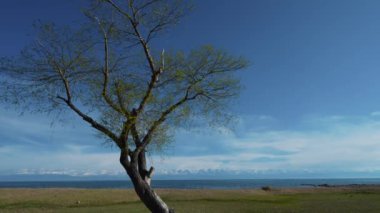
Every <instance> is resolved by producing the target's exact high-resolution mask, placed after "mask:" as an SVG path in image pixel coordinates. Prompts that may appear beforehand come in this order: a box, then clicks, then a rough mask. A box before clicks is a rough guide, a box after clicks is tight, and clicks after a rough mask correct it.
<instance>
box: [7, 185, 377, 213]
mask: <svg viewBox="0 0 380 213" xmlns="http://www.w3.org/2000/svg"><path fill="white" fill-rule="evenodd" d="M157 191H158V194H160V195H161V197H162V198H163V199H164V200H165V201H166V202H167V203H168V204H169V205H170V206H171V207H173V208H175V209H176V212H191V213H197V212H207V213H214V212H215V213H219V212H221V213H223V212H345V213H346V212H380V188H369V187H368V188H327V189H287V190H272V191H269V192H265V191H262V190H157ZM77 201H80V204H77ZM0 212H128V213H139V212H148V211H147V210H146V208H145V207H144V206H143V205H142V204H141V203H140V201H139V200H138V198H137V197H136V195H135V193H134V191H133V190H111V189H104V190H103V189H97V190H88V189H84V190H82V189H0Z"/></svg>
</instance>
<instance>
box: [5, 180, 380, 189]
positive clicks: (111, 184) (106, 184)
mask: <svg viewBox="0 0 380 213" xmlns="http://www.w3.org/2000/svg"><path fill="white" fill-rule="evenodd" d="M318 184H330V185H347V184H380V178H379V179H250V180H155V181H153V182H152V185H153V187H155V188H171V189H249V188H260V187H262V186H271V187H275V188H286V187H311V186H310V185H318ZM0 188H91V189H99V188H132V184H131V182H129V181H17V182H8V181H7V182H0Z"/></svg>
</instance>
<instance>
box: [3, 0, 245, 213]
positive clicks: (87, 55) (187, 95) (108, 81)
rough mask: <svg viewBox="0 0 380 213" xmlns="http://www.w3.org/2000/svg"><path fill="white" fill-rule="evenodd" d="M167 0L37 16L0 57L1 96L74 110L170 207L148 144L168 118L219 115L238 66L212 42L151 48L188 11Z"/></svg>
mask: <svg viewBox="0 0 380 213" xmlns="http://www.w3.org/2000/svg"><path fill="white" fill-rule="evenodd" d="M188 10H189V6H188V5H187V4H186V3H185V2H181V1H172V0H145V1H136V2H135V1H133V0H127V1H125V0H124V1H121V0H120V1H117V0H114V1H113V0H99V1H93V2H92V4H91V8H90V9H88V10H86V12H85V15H86V16H87V17H88V18H89V19H88V20H89V21H88V23H85V24H84V25H83V26H81V27H74V29H72V28H69V27H57V26H55V25H54V24H37V25H36V27H37V29H38V34H37V36H36V39H35V40H34V41H33V42H32V43H31V45H29V46H27V47H26V48H25V49H24V50H23V51H21V53H20V55H19V56H18V57H16V58H10V57H5V58H2V59H1V79H0V80H1V81H2V82H1V85H2V87H3V88H1V90H0V91H1V92H0V95H1V101H2V102H3V104H8V105H10V106H14V105H17V106H22V107H24V108H23V109H26V110H31V111H39V112H43V113H50V112H59V113H60V114H61V115H65V114H64V113H65V112H70V111H71V112H74V114H76V115H78V116H79V117H80V118H82V119H83V120H84V121H85V122H87V123H88V124H89V125H91V127H93V128H94V129H96V130H98V132H99V133H101V135H103V136H104V137H105V138H106V139H107V140H108V141H110V142H111V143H113V144H115V145H116V146H117V147H118V148H119V150H120V163H121V165H122V166H123V168H124V169H125V171H126V172H127V174H128V175H129V177H130V179H131V181H132V183H133V185H134V188H135V191H136V193H137V195H138V196H139V197H140V199H141V201H142V202H143V203H144V204H145V205H146V207H147V208H149V210H150V211H152V212H174V210H172V209H171V210H169V207H168V206H167V205H166V204H165V203H164V202H163V200H162V199H160V197H159V196H158V195H157V194H156V193H155V192H154V190H153V189H152V187H151V186H150V181H151V178H152V175H153V171H154V168H153V167H150V168H148V167H147V161H146V153H147V152H151V151H152V150H155V149H156V148H159V147H162V146H164V145H165V144H166V143H167V141H168V139H169V138H170V136H171V135H172V133H173V130H175V128H176V127H178V126H180V125H184V124H185V123H188V121H195V122H194V123H195V124H199V123H202V124H203V123H205V122H213V121H214V122H215V121H219V120H220V119H222V118H225V116H224V115H226V114H225V109H226V105H228V104H229V103H230V102H229V101H230V99H231V97H234V96H236V95H237V94H238V91H239V80H238V79H237V78H236V75H235V72H236V71H237V70H240V69H243V68H245V67H246V65H247V62H246V61H245V60H244V59H242V58H241V57H234V56H231V55H229V54H227V53H226V52H224V51H221V50H216V49H214V48H213V47H211V46H203V47H201V48H199V49H197V50H193V51H190V52H181V51H179V52H178V51H177V52H175V51H172V52H170V51H168V52H165V51H164V50H160V51H157V52H155V51H153V50H152V49H151V43H152V42H153V41H157V39H156V40H154V38H155V37H156V36H157V35H159V34H160V33H163V32H165V31H167V29H168V28H169V27H171V26H173V25H175V24H177V23H178V21H179V19H180V18H181V17H182V16H183V15H185V14H186V13H187V11H188Z"/></svg>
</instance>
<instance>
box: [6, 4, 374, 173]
mask: <svg viewBox="0 0 380 213" xmlns="http://www.w3.org/2000/svg"><path fill="white" fill-rule="evenodd" d="M194 4H195V10H194V12H193V13H192V14H190V15H189V16H187V17H186V18H185V19H184V20H182V22H181V24H180V25H179V26H178V27H176V28H175V29H173V30H171V31H170V32H169V33H168V34H166V35H165V36H163V37H161V39H160V40H159V43H158V44H156V45H157V47H158V48H165V49H184V50H188V49H191V48H193V47H196V46H200V45H203V44H213V45H215V46H217V47H220V48H222V49H225V50H227V51H230V52H232V53H234V54H237V55H242V56H244V57H246V58H248V59H249V60H250V61H251V66H250V67H249V68H248V69H246V70H244V71H243V72H241V73H240V76H241V79H242V84H243V87H244V90H243V91H242V93H241V96H240V97H239V99H238V100H236V102H235V103H234V104H233V105H232V106H231V110H232V111H233V112H234V113H235V114H236V117H237V123H236V125H235V128H234V130H229V129H217V130H208V131H204V130H203V131H202V130H194V131H189V130H185V129H177V131H176V136H175V142H173V143H172V144H171V145H170V146H169V147H168V148H167V149H166V150H165V152H164V153H162V154H161V155H153V156H151V157H150V160H151V161H152V163H153V164H154V165H155V166H156V168H157V173H158V175H160V174H161V175H165V174H166V175H167V174H170V175H172V176H175V175H181V174H183V173H185V174H188V173H190V174H191V177H194V178H196V177H199V175H198V174H199V173H202V172H204V171H209V172H210V173H211V174H213V173H217V174H219V175H221V176H223V175H224V176H225V177H230V176H231V175H232V176H233V177H247V176H248V177H257V176H259V174H263V173H264V174H265V173H267V174H268V176H273V177H279V176H280V177H281V175H282V176H284V177H380V160H379V156H380V96H379V95H378V94H379V92H380V84H379V83H378V79H380V72H379V67H380V60H379V58H380V38H379V35H380V13H378V11H379V10H380V2H379V1H375V0H374V1H370V0H367V1H353V0H352V1H350V0H348V1H338V0H334V1H327V0H317V1H302V0H253V1H246V0H236V1H229V0H218V1H216V0H207V1H201V0H194ZM83 5H85V1H77V0H67V1H54V2H53V1H48V0H35V1H27V0H15V1H8V2H5V3H3V4H2V7H1V8H0V26H2V28H1V29H0V47H1V48H0V55H1V56H5V55H6V56H9V55H14V54H17V53H18V52H19V50H20V49H21V48H22V47H23V46H24V45H25V44H27V42H28V41H30V39H31V38H32V37H33V36H32V34H33V31H32V23H33V20H37V19H41V20H42V21H54V22H57V23H60V24H71V23H73V22H74V21H77V20H80V19H81V18H82V17H81V14H80V8H81V7H82V6H83ZM0 115H1V116H0V174H69V175H99V174H109V175H115V174H122V173H123V170H122V168H121V166H119V164H118V161H117V150H115V149H112V148H110V147H108V146H104V145H102V141H101V140H100V139H98V138H97V137H96V136H95V134H94V131H92V130H91V129H90V128H89V127H87V126H86V125H85V124H83V123H82V122H81V120H80V119H77V120H75V119H74V120H73V123H65V124H55V125H53V127H51V125H50V123H51V121H50V119H49V118H46V117H44V116H41V115H33V114H25V115H24V116H22V117H19V116H18V114H17V112H16V110H15V109H7V110H5V109H4V107H1V106H0ZM210 132H211V133H210ZM197 175H198V176H197Z"/></svg>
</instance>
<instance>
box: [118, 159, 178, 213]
mask: <svg viewBox="0 0 380 213" xmlns="http://www.w3.org/2000/svg"><path fill="white" fill-rule="evenodd" d="M123 166H124V165H123ZM124 168H125V170H126V171H127V173H128V175H129V177H130V178H131V181H132V183H133V186H134V188H135V191H136V193H137V195H138V196H139V198H140V200H141V201H142V202H143V203H144V204H145V206H146V207H147V208H148V209H149V210H150V211H151V212H153V213H174V210H173V209H169V207H168V206H167V205H166V203H165V202H164V201H163V200H162V199H161V198H160V197H159V196H158V195H157V194H156V193H155V192H154V190H153V189H152V187H151V186H150V184H148V183H147V182H146V181H145V180H144V179H143V178H142V177H141V176H140V174H139V171H138V169H137V165H133V164H131V165H130V166H128V167H125V166H124Z"/></svg>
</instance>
